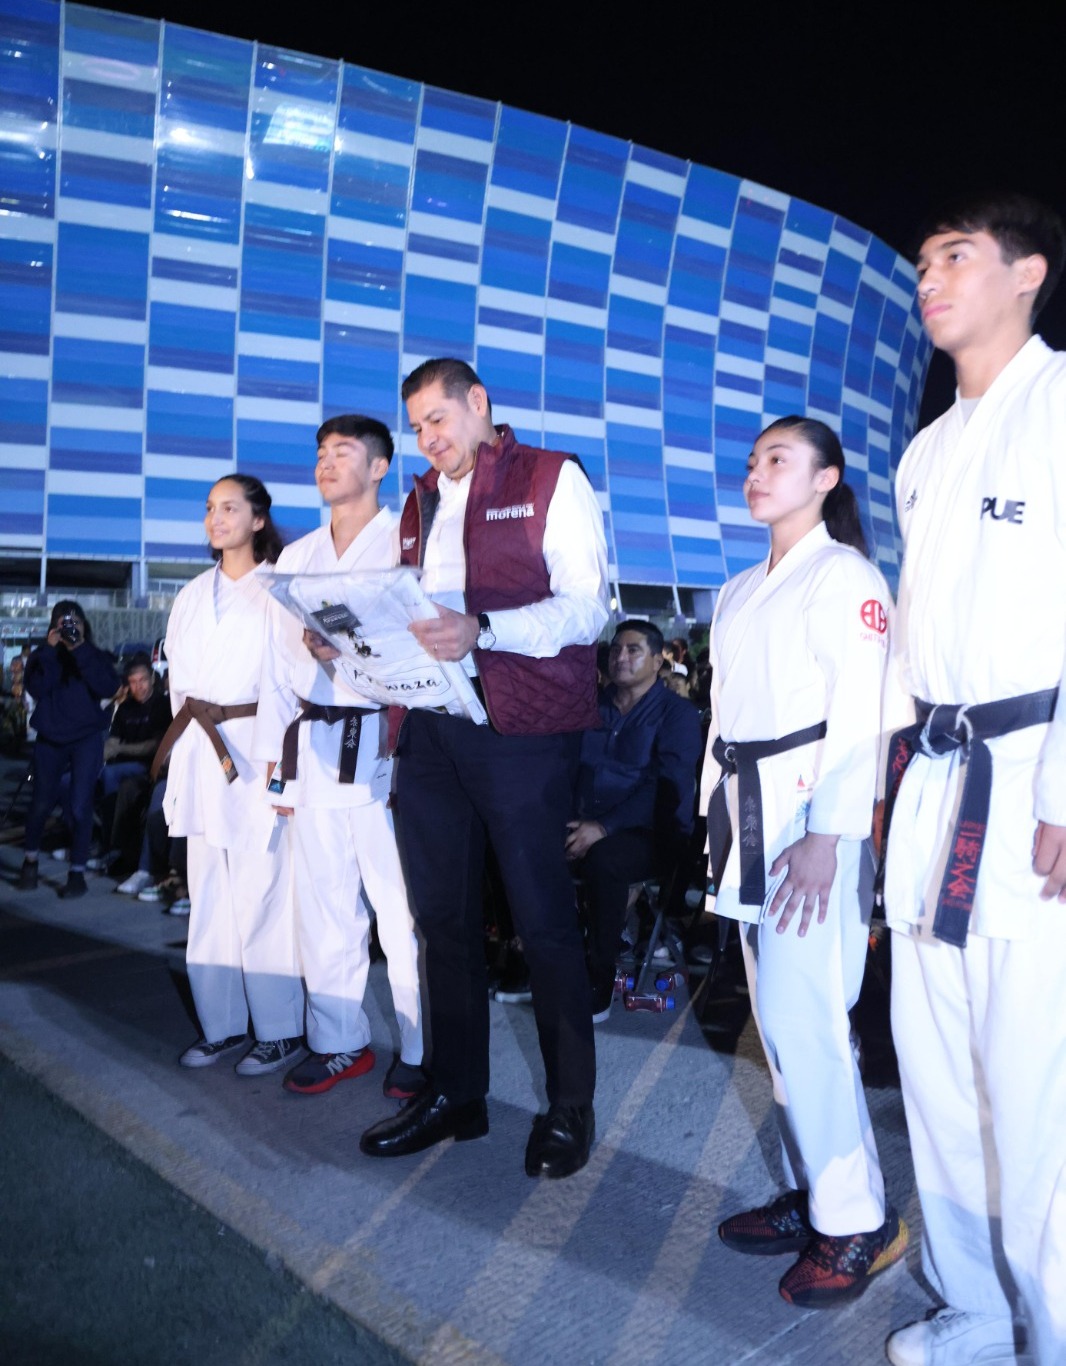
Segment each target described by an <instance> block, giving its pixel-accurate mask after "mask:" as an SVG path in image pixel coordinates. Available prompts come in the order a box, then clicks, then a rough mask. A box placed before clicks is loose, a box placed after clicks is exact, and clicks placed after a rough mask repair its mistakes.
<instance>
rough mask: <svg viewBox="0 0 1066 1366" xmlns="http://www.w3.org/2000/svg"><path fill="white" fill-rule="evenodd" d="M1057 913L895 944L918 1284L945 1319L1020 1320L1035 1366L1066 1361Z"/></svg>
mask: <svg viewBox="0 0 1066 1366" xmlns="http://www.w3.org/2000/svg"><path fill="white" fill-rule="evenodd" d="M1064 915H1066V908H1063V907H1062V906H1059V905H1056V904H1054V903H1052V905H1050V906H1049V907H1048V908H1047V910H1046V912H1045V913H1044V917H1043V927H1042V928H1041V930H1040V932H1039V933H1038V934H1036V935H1034V936H1033V937H1032V938H1030V939H1014V940H1005V939H986V938H983V937H980V936H978V935H971V936H970V937H969V940H968V942H967V944H966V947H965V948H964V949H959V948H955V947H954V946H952V945H950V944H945V943H942V942H941V941H940V940H936V939H932V938H926V939H919V938H918V937H917V936H915V935H912V934H910V933H907V932H904V931H900V932H898V933H896V934H894V935H893V937H892V1032H893V1035H894V1036H895V1041H896V1051H897V1053H898V1055H899V1066H900V1078H901V1081H902V1085H903V1101H904V1106H905V1108H906V1113H907V1128H908V1130H909V1131H910V1141H911V1153H912V1155H913V1158H914V1171H915V1176H916V1177H917V1182H918V1194H919V1196H920V1197H921V1202H922V1219H923V1223H924V1226H925V1236H924V1239H923V1242H922V1264H923V1268H924V1270H925V1274H926V1276H928V1278H929V1280H930V1282H931V1283H932V1285H933V1286H934V1287H935V1288H936V1290H937V1292H938V1293H939V1294H940V1295H941V1296H942V1298H943V1299H944V1300H945V1301H946V1302H947V1304H948V1305H950V1306H951V1308H952V1309H961V1310H965V1311H968V1312H973V1313H979V1314H991V1315H994V1316H996V1317H998V1318H1003V1319H1010V1318H1012V1317H1014V1316H1016V1315H1018V1314H1020V1315H1021V1316H1022V1317H1024V1319H1025V1321H1026V1323H1027V1326H1028V1331H1029V1350H1030V1352H1032V1353H1033V1355H1034V1357H1035V1360H1036V1361H1037V1362H1038V1363H1039V1366H1063V1363H1066V992H1064V986H1066V972H1064V969H1063V925H1064V922H1063V916H1064Z"/></svg>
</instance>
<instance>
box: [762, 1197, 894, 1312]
mask: <svg viewBox="0 0 1066 1366" xmlns="http://www.w3.org/2000/svg"><path fill="white" fill-rule="evenodd" d="M909 1240H910V1234H909V1233H908V1231H907V1225H906V1224H905V1223H904V1222H903V1220H902V1219H901V1218H900V1217H899V1215H898V1214H897V1213H896V1211H895V1210H894V1209H892V1207H891V1206H889V1208H888V1209H887V1210H886V1211H885V1222H884V1223H883V1224H882V1225H881V1227H880V1228H876V1229H874V1231H873V1232H872V1233H853V1234H852V1235H851V1237H845V1238H834V1237H831V1236H830V1235H829V1234H827V1233H816V1234H815V1235H814V1237H813V1238H812V1239H811V1240H810V1242H809V1243H808V1244H807V1246H806V1248H805V1249H804V1251H803V1255H802V1256H801V1257H800V1259H799V1261H798V1262H797V1263H796V1264H795V1266H791V1267H789V1269H788V1270H787V1271H786V1272H785V1274H784V1275H783V1276H782V1277H781V1283H780V1285H779V1286H778V1289H779V1290H780V1292H781V1298H782V1299H785V1300H788V1302H789V1304H795V1305H799V1306H800V1308H802V1309H823V1308H825V1307H827V1306H828V1305H833V1304H840V1303H842V1302H843V1301H845V1300H853V1299H855V1298H856V1297H857V1296H858V1295H861V1294H862V1292H863V1291H864V1290H865V1289H866V1287H867V1285H868V1284H869V1283H870V1280H871V1279H872V1278H873V1277H874V1276H876V1275H877V1274H878V1272H879V1271H885V1270H887V1269H888V1267H890V1266H892V1265H893V1263H895V1262H898V1261H899V1259H900V1258H901V1257H902V1256H903V1254H904V1253H905V1252H906V1251H907V1243H908V1242H909Z"/></svg>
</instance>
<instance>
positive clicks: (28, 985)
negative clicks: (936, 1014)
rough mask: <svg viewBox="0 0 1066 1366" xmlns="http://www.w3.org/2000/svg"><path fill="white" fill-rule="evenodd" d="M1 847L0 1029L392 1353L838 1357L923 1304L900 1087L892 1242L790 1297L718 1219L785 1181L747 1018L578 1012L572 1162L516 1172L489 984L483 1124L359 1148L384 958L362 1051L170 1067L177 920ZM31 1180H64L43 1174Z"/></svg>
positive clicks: (502, 1028)
mask: <svg viewBox="0 0 1066 1366" xmlns="http://www.w3.org/2000/svg"><path fill="white" fill-rule="evenodd" d="M20 857H21V856H20V854H19V852H18V851H17V850H16V849H14V848H11V847H6V848H0V912H2V918H0V949H2V956H0V1052H2V1053H3V1054H5V1055H6V1056H7V1057H8V1058H10V1059H11V1060H12V1061H13V1062H14V1063H16V1064H17V1066H18V1067H19V1068H22V1069H24V1070H25V1071H27V1072H29V1073H30V1074H31V1075H32V1076H34V1077H36V1078H38V1079H39V1080H40V1081H41V1082H42V1083H43V1084H44V1085H45V1086H46V1087H47V1088H48V1089H49V1090H50V1091H51V1092H52V1093H53V1094H54V1095H56V1096H57V1097H59V1098H60V1099H61V1100H63V1101H64V1102H66V1103H67V1104H68V1105H70V1106H72V1107H73V1108H74V1109H75V1110H77V1111H78V1112H79V1113H80V1114H81V1115H83V1116H84V1117H85V1118H86V1119H87V1120H88V1121H89V1122H90V1123H91V1124H93V1125H94V1126H96V1127H97V1128H98V1129H100V1130H101V1131H102V1132H103V1133H105V1134H107V1135H109V1136H110V1137H111V1138H112V1139H114V1140H115V1141H116V1142H118V1143H119V1144H120V1145H121V1146H122V1147H123V1148H124V1149H125V1150H126V1151H127V1152H128V1153H130V1154H132V1155H133V1156H134V1157H135V1158H137V1159H139V1160H140V1161H141V1162H143V1163H145V1164H146V1165H147V1166H148V1167H149V1168H151V1169H152V1170H153V1171H154V1172H156V1173H158V1174H159V1175H160V1176H162V1177H163V1178H164V1179H165V1180H166V1181H167V1182H169V1183H170V1184H171V1185H172V1186H173V1187H174V1188H175V1189H176V1190H178V1191H180V1192H182V1193H183V1194H185V1195H186V1196H188V1197H189V1198H191V1199H192V1200H193V1201H195V1202H196V1203H197V1204H198V1205H199V1206H201V1207H202V1208H203V1209H204V1210H206V1211H207V1212H208V1213H209V1214H210V1215H212V1216H213V1217H214V1218H215V1219H216V1220H218V1221H220V1222H221V1223H222V1224H224V1225H226V1226H228V1227H230V1228H232V1229H234V1230H236V1231H237V1232H238V1233H240V1234H241V1235H243V1237H245V1238H247V1239H248V1240H249V1242H251V1243H252V1244H253V1245H254V1246H256V1247H258V1248H259V1249H261V1250H262V1251H263V1253H264V1254H266V1255H267V1256H269V1257H270V1258H272V1259H277V1260H278V1262H280V1263H281V1264H282V1265H284V1266H285V1267H286V1268H288V1269H289V1270H290V1271H291V1272H292V1273H293V1274H294V1275H295V1276H296V1277H297V1278H298V1279H299V1280H300V1281H301V1282H303V1284H304V1285H306V1286H307V1287H309V1288H310V1289H311V1290H313V1291H314V1292H316V1293H317V1294H318V1295H320V1296H322V1297H323V1298H324V1299H325V1300H327V1301H328V1302H330V1303H331V1304H332V1305H335V1306H336V1307H337V1308H338V1309H340V1310H341V1311H342V1312H343V1313H344V1314H346V1315H348V1316H349V1318H351V1319H352V1320H354V1321H355V1322H356V1323H358V1324H360V1325H364V1326H365V1327H366V1329H367V1330H368V1331H369V1333H370V1334H371V1335H372V1336H373V1337H374V1338H376V1339H379V1340H380V1341H381V1342H382V1343H384V1344H386V1345H387V1346H388V1347H389V1348H392V1349H394V1350H395V1351H396V1352H397V1353H399V1354H400V1356H401V1358H406V1359H408V1360H410V1361H413V1362H425V1363H432V1364H433V1366H438V1363H440V1364H450V1363H509V1364H511V1366H542V1363H544V1362H547V1361H553V1362H559V1363H564V1364H568V1363H589V1366H593V1364H599V1363H604V1364H605V1363H608V1362H610V1363H613V1364H614V1363H622V1364H624V1363H629V1362H633V1363H637V1362H640V1363H655V1362H667V1361H673V1360H675V1359H677V1358H678V1357H679V1356H683V1357H687V1358H688V1359H689V1360H692V1361H695V1362H697V1363H700V1362H708V1363H711V1362H713V1363H716V1364H717V1363H722V1364H723V1366H726V1364H729V1366H732V1364H734V1363H736V1364H739V1363H749V1362H750V1363H766V1364H767V1366H768V1364H769V1363H818V1364H819V1366H837V1364H838V1363H839V1366H845V1364H846V1366H856V1363H875V1362H879V1361H883V1360H884V1355H883V1343H884V1339H885V1337H886V1336H887V1334H888V1333H889V1332H890V1331H891V1330H892V1329H893V1328H896V1327H898V1326H900V1325H901V1324H904V1323H907V1322H910V1321H911V1320H913V1319H914V1318H915V1317H917V1316H920V1315H921V1314H922V1313H923V1312H924V1311H925V1310H926V1309H927V1308H928V1307H929V1304H930V1299H929V1295H928V1291H927V1288H926V1287H925V1285H924V1282H923V1281H922V1279H921V1275H920V1271H919V1252H918V1243H919V1235H920V1215H919V1210H918V1202H917V1197H916V1193H915V1189H914V1181H913V1174H912V1171H911V1168H910V1162H909V1157H908V1154H907V1146H906V1133H905V1128H904V1121H903V1112H902V1104H901V1101H900V1097H899V1093H898V1091H896V1090H894V1089H882V1090H875V1091H871V1092H870V1093H869V1096H870V1102H871V1109H872V1113H873V1118H874V1124H875V1128H876V1132H877V1137H878V1141H879V1144H880V1150H881V1156H882V1162H883V1165H884V1168H885V1175H886V1182H887V1186H888V1189H889V1194H890V1197H891V1198H892V1199H893V1200H894V1201H895V1203H896V1205H897V1206H898V1207H899V1208H900V1210H901V1211H902V1212H903V1214H904V1217H905V1218H906V1219H907V1221H908V1223H909V1224H910V1227H911V1232H912V1243H911V1249H910V1252H909V1253H908V1256H907V1260H906V1264H905V1265H899V1266H896V1267H894V1268H892V1269H891V1270H890V1271H888V1272H886V1273H885V1274H884V1275H883V1276H881V1277H880V1278H879V1279H878V1280H876V1281H875V1282H874V1283H873V1284H872V1285H871V1286H870V1288H869V1290H868V1291H867V1292H866V1294H865V1295H864V1296H863V1297H862V1298H861V1299H860V1300H859V1301H857V1302H855V1303H854V1304H852V1305H849V1306H846V1307H843V1308H840V1309H836V1310H831V1311H821V1312H818V1311H799V1310H796V1309H793V1308H791V1307H790V1306H788V1305H787V1304H785V1303H784V1302H783V1301H782V1300H781V1299H780V1297H779V1296H778V1294H777V1281H778V1279H779V1277H780V1275H781V1273H782V1272H783V1271H784V1270H785V1268H786V1267H787V1265H788V1261H787V1259H776V1258H744V1257H739V1256H737V1255H736V1254H731V1253H729V1252H728V1251H726V1249H725V1248H723V1247H722V1246H721V1244H720V1243H719V1240H718V1238H717V1236H716V1235H715V1226H716V1223H717V1222H718V1220H719V1219H721V1218H722V1217H724V1216H725V1215H726V1214H729V1213H733V1212H734V1211H736V1210H737V1209H739V1208H742V1207H745V1206H747V1205H750V1204H754V1203H758V1202H761V1201H762V1200H764V1199H765V1198H767V1197H769V1196H770V1195H772V1194H773V1193H775V1192H776V1190H777V1189H778V1187H779V1181H780V1168H779V1161H778V1156H777V1147H776V1138H775V1125H774V1119H773V1113H772V1099H771V1094H770V1083H769V1078H768V1075H767V1072H766V1069H765V1066H764V1064H763V1061H762V1057H761V1053H760V1050H759V1046H758V1040H757V1038H756V1036H755V1032H754V1028H753V1026H752V1025H751V1023H750V1021H749V1022H748V1024H747V1025H746V1027H745V1028H744V1030H743V1031H742V1032H741V1034H740V1037H739V1040H738V1041H737V1045H736V1051H735V1052H734V1053H728V1052H716V1051H714V1050H712V1049H711V1048H710V1047H708V1043H707V1040H706V1037H705V1034H704V1032H703V1030H701V1028H700V1025H699V1023H698V1022H697V1020H696V1018H695V1015H694V1013H693V1012H692V1010H691V1009H690V1008H689V1006H688V1003H687V1002H685V1001H682V1002H679V1007H680V1008H679V1009H678V1010H677V1011H676V1012H674V1013H668V1014H665V1015H649V1014H626V1013H625V1012H624V1011H622V1010H621V1009H620V1008H619V1007H616V1009H615V1011H614V1012H613V1013H612V1016H611V1018H610V1020H609V1021H608V1022H607V1023H606V1024H605V1025H603V1026H600V1027H599V1028H598V1029H597V1035H596V1037H597V1052H598V1066H599V1077H600V1081H599V1089H598V1093H597V1102H596V1110H597V1127H598V1140H597V1144H596V1147H595V1149H594V1151H593V1155H592V1159H591V1161H590V1163H589V1166H588V1167H587V1168H586V1169H585V1170H584V1171H583V1172H581V1173H579V1174H578V1175H577V1176H575V1177H573V1178H571V1179H570V1180H567V1181H562V1182H546V1181H544V1182H533V1181H530V1180H529V1179H528V1178H527V1177H526V1176H525V1175H524V1173H523V1170H522V1155H523V1150H524V1145H525V1141H526V1137H527V1134H528V1131H529V1125H530V1122H531V1119H532V1116H533V1115H534V1113H536V1110H537V1108H538V1106H542V1105H543V1103H544V1097H543V1093H542V1083H541V1080H540V1062H539V1054H538V1050H537V1042H536V1032H535V1029H534V1025H533V1018H532V1012H531V1011H530V1010H529V1008H528V1007H522V1006H500V1005H496V1004H493V1005H492V1008H491V1009H492V1090H491V1095H490V1099H489V1116H490V1125H491V1129H490V1133H489V1135H488V1137H487V1138H485V1139H482V1140H479V1141H477V1142H472V1143H463V1144H451V1143H449V1144H446V1145H443V1146H441V1147H438V1148H436V1149H434V1150H431V1151H430V1152H428V1153H424V1154H421V1155H418V1156H415V1157H411V1158H403V1159H395V1160H390V1161H374V1160H371V1159H366V1158H364V1157H362V1156H361V1155H360V1153H359V1151H358V1136H359V1133H360V1132H361V1130H362V1129H363V1128H364V1127H365V1126H366V1125H367V1124H369V1123H371V1122H373V1121H374V1120H375V1119H377V1118H380V1117H381V1116H382V1115H383V1114H385V1113H386V1112H387V1110H388V1107H389V1105H390V1102H387V1101H384V1100H383V1098H382V1095H381V1078H382V1076H383V1075H384V1068H385V1066H386V1065H387V1062H388V1059H389V1057H390V1056H391V1053H392V1050H393V1048H394V1046H395V1030H394V1026H393V1025H392V1023H391V1019H390V1012H389V1007H388V987H387V981H386V977H385V972H384V965H383V964H381V963H378V964H375V965H374V967H373V968H372V969H371V974H370V984H369V990H368V1001H367V1009H368V1014H369V1016H370V1020H371V1025H372V1029H373V1034H374V1045H373V1046H374V1048H375V1050H376V1051H377V1052H378V1056H379V1062H378V1065H377V1066H376V1067H375V1069H374V1071H373V1072H371V1073H370V1074H369V1075H367V1076H365V1077H363V1078H359V1079H357V1080H355V1081H351V1082H346V1083H342V1084H341V1085H339V1086H338V1087H336V1089H335V1090H334V1091H332V1092H330V1093H328V1094H326V1095H324V1096H320V1097H298V1096H292V1095H289V1094H287V1093H286V1092H284V1091H283V1090H282V1089H281V1084H280V1075H278V1074H276V1075H274V1076H272V1077H268V1078H265V1079H262V1080H251V1081H249V1080H244V1079H241V1078H238V1077H236V1076H235V1075H234V1073H233V1070H232V1062H233V1059H231V1060H230V1061H229V1062H225V1061H224V1062H223V1063H222V1064H220V1065H218V1066H216V1067H213V1068H210V1069H205V1070H203V1071H187V1070H185V1069H183V1068H180V1067H178V1066H177V1063H176V1060H177V1057H178V1055H179V1053H180V1052H181V1050H182V1049H183V1048H184V1047H185V1046H186V1045H187V1044H188V1043H189V1042H191V1041H192V1039H193V1038H194V1037H195V1034H196V1030H195V1028H194V1026H193V1024H192V1021H191V1018H190V1015H189V1013H188V1008H187V1004H186V998H187V984H186V983H185V979H184V975H183V971H182V965H183V940H184V922H183V921H181V920H179V919H176V918H173V917H170V916H167V915H163V914H161V913H160V911H159V909H158V907H156V906H153V905H145V904H142V903H139V902H137V901H135V900H130V899H129V898H125V897H121V896H118V895H117V894H116V893H115V892H114V891H113V887H114V883H113V881H112V880H110V879H107V878H105V877H98V876H92V875H90V881H89V885H90V894H89V895H88V896H87V897H85V898H83V899H82V900H79V901H74V902H69V903H68V902H65V901H63V900H61V899H60V898H59V897H58V896H57V895H56V888H57V887H58V886H59V885H61V884H62V881H63V879H64V877H65V873H66V869H65V866H64V865H61V864H58V863H56V862H54V861H53V860H50V859H48V858H47V857H43V858H42V865H41V867H42V874H43V876H42V881H41V886H40V888H39V889H38V891H36V892H34V893H29V894H25V893H22V894H20V893H17V892H15V891H14V890H13V888H12V887H11V886H10V882H11V879H12V878H13V877H14V875H15V872H16V870H17V867H18V863H19V860H20ZM48 1198H50V1199H56V1200H57V1201H61V1174H57V1189H56V1190H55V1191H53V1192H50V1193H48ZM56 1217H57V1218H61V1217H62V1215H61V1204H60V1205H59V1206H58V1207H57V1215H56ZM70 1293H72V1294H77V1293H78V1291H77V1287H76V1286H72V1287H71V1291H70ZM175 1293H180V1292H175ZM188 1313H189V1314H191V1315H195V1313H196V1305H195V1303H190V1304H189V1305H188ZM116 1359H121V1358H116ZM248 1359H249V1360H258V1358H255V1357H249V1358H248ZM357 1359H358V1357H353V1360H357Z"/></svg>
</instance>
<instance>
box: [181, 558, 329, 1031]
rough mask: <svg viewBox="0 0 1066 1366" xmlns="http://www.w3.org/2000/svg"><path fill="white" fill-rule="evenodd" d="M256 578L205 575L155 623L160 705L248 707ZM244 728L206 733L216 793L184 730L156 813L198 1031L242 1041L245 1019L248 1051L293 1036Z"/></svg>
mask: <svg viewBox="0 0 1066 1366" xmlns="http://www.w3.org/2000/svg"><path fill="white" fill-rule="evenodd" d="M265 568H266V567H264V566H260V567H259V568H257V569H256V570H255V571H254V572H252V573H250V574H246V575H244V577H243V578H241V579H238V580H235V581H234V580H229V579H227V578H226V577H225V576H224V575H223V574H222V571H221V569H220V568H219V567H218V566H217V565H216V566H215V568H213V569H209V570H208V571H207V573H206V574H201V575H200V576H199V577H198V578H196V579H194V580H193V581H192V583H189V584H187V585H186V586H185V587H184V588H183V589H182V590H181V592H180V593H179V594H178V596H177V598H176V599H175V601H174V607H173V610H172V611H171V614H170V620H169V622H168V623H167V636H166V651H167V660H168V666H169V679H170V703H171V707H172V708H173V710H174V713H175V715H176V714H177V713H178V712H179V711H180V710H181V707H182V705H183V704H184V702H185V699H186V698H187V697H196V698H199V699H200V700H201V701H205V702H217V703H220V704H223V705H227V704H228V705H235V704H237V703H241V702H254V701H255V700H256V698H257V696H258V693H259V673H260V667H261V658H262V653H263V640H264V634H265V628H266V613H267V607H268V603H269V601H270V599H269V594H268V593H267V591H266V589H265V588H264V587H263V573H264V572H265ZM254 719H255V718H254V717H251V716H245V717H237V718H235V719H234V720H231V721H223V722H221V723H220V724H219V726H218V730H219V733H220V734H221V735H222V737H223V739H224V740H225V742H226V747H227V749H228V750H229V753H230V755H231V757H232V759H233V762H234V765H235V767H236V769H237V778H236V779H235V781H234V782H232V783H229V782H227V781H226V776H225V774H224V773H223V772H222V767H221V765H220V764H219V761H218V756H217V755H216V754H215V751H214V749H213V748H212V746H211V742H210V740H209V739H208V738H207V735H206V733H205V732H204V731H203V729H202V728H201V727H200V725H199V724H198V723H197V722H196V721H193V722H191V723H190V725H189V726H188V728H187V729H186V731H185V733H184V734H183V735H182V736H181V737H180V739H179V740H178V742H177V743H176V744H175V746H174V749H173V750H172V752H171V756H170V768H169V770H168V774H167V787H166V793H165V795H164V798H163V812H164V815H165V816H166V819H167V824H168V825H169V827H170V833H171V835H173V836H181V835H184V836H187V837H188V862H189V899H190V902H191V905H192V910H191V912H190V915H189V931H188V947H187V950H186V962H187V965H188V971H189V985H190V987H191V988H192V994H193V1000H194V1001H195V1003H196V1013H197V1015H198V1016H199V1017H200V1027H201V1029H202V1030H203V1032H204V1038H205V1039H207V1040H208V1041H209V1042H212V1043H213V1042H217V1041H218V1040H220V1039H225V1038H229V1037H230V1036H232V1035H235V1034H243V1033H244V1032H245V1030H246V1029H247V1026H248V1013H249V1011H251V1016H252V1027H253V1030H254V1032H255V1036H256V1038H257V1039H263V1040H270V1039H284V1038H295V1037H297V1036H298V1035H300V1034H302V1033H303V988H302V986H301V983H300V971H299V967H298V963H297V958H296V936H295V929H294V923H293V921H294V917H293V905H292V875H291V865H290V859H289V848H288V840H287V838H286V837H285V833H284V831H283V829H282V828H281V827H282V825H283V822H282V821H281V819H280V818H279V817H278V816H277V815H276V813H275V812H274V810H273V808H272V807H271V806H270V805H269V803H268V802H267V801H266V800H265V798H266V791H265V784H264V780H263V769H262V766H261V765H256V764H255V763H254V762H253V760H252V755H251V740H252V730H253V726H254Z"/></svg>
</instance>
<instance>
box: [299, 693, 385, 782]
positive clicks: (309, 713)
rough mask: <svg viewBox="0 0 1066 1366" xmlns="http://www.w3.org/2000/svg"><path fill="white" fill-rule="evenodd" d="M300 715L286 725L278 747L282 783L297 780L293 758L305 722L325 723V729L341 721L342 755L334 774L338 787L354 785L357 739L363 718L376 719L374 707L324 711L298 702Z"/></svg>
mask: <svg viewBox="0 0 1066 1366" xmlns="http://www.w3.org/2000/svg"><path fill="white" fill-rule="evenodd" d="M300 707H301V709H302V710H301V712H300V715H299V716H298V717H297V718H296V720H295V721H292V722H291V723H290V724H289V727H288V729H287V730H286V732H285V739H284V740H283V741H282V744H281V776H282V780H283V781H284V782H287V783H290V782H292V780H293V779H294V778H295V777H296V756H297V752H298V750H299V740H300V727H301V726H302V725H303V723H304V722H305V721H325V723H326V725H327V726H334V725H336V724H337V722H338V721H344V722H345V723H346V724H345V727H344V730H343V731H341V752H340V760H339V764H340V772H339V773H338V774H337V781H338V782H339V783H354V782H355V761H356V759H357V758H358V757H359V737H360V735H362V733H363V717H364V716H377V714H378V710H379V709H378V708H377V707H324V706H321V705H319V703H317V702H305V701H304V700H303V699H302V698H301V700H300Z"/></svg>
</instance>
